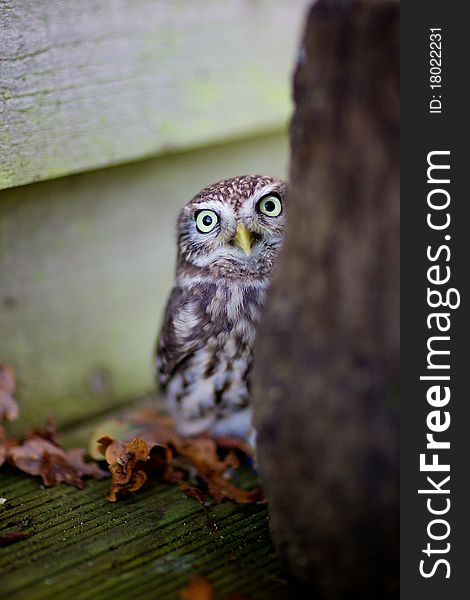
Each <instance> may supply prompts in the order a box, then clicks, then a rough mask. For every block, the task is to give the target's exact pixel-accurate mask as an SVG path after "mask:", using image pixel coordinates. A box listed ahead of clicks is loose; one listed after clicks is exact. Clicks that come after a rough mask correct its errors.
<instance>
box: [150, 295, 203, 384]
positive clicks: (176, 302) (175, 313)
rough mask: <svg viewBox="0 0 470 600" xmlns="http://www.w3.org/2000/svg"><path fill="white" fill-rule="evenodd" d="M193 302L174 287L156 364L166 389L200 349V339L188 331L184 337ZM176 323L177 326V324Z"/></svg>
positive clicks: (163, 324)
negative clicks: (183, 328) (179, 369)
mask: <svg viewBox="0 0 470 600" xmlns="http://www.w3.org/2000/svg"><path fill="white" fill-rule="evenodd" d="M190 302H191V296H190V294H189V293H188V291H187V290H183V289H181V288H180V287H174V288H173V290H172V292H171V294H170V298H169V299H168V303H167V305H166V310H165V315H164V317H163V323H162V328H161V331H160V336H159V338H158V343H157V349H156V363H157V369H158V377H159V380H160V385H161V386H162V387H165V386H166V384H167V383H168V380H169V379H170V378H171V376H172V375H173V373H174V372H175V371H176V370H177V369H178V367H180V366H181V365H182V364H183V363H184V362H185V361H186V360H187V359H188V358H190V357H191V356H192V355H193V354H194V352H195V351H196V350H197V349H198V347H200V345H201V341H200V339H199V338H198V337H194V336H191V335H190V331H189V330H186V331H185V334H186V335H184V336H182V331H181V329H182V328H181V322H182V319H183V320H184V316H185V312H186V310H185V309H186V307H188V305H189V304H190ZM175 321H176V324H175Z"/></svg>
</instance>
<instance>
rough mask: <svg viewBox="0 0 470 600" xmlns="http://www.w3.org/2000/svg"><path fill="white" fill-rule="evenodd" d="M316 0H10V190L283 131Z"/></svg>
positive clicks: (2, 56) (1, 18)
mask: <svg viewBox="0 0 470 600" xmlns="http://www.w3.org/2000/svg"><path fill="white" fill-rule="evenodd" d="M306 4H307V2H306V0H291V1H290V2H283V1H282V0H276V1H272V0H258V1H257V2H253V1H250V0H243V1H239V0H228V1H226V2H216V1H215V0H203V1H201V2H191V1H190V0H183V1H180V2H166V1H164V0H82V1H81V2H71V1H68V2H67V1H66V2H64V1H63V0H38V1H37V2H33V3H32V2H28V1H27V0H15V1H12V0H0V79H1V87H0V189H2V188H7V187H11V186H16V185H21V184H26V183H30V182H33V181H38V180H44V179H50V178H55V177H58V176H63V175H66V174H69V173H75V172H79V171H85V170H90V169H95V168H99V167H103V166H108V165H113V164H119V163H122V162H128V161H131V160H135V159H139V158H142V157H146V156H153V155H156V154H162V153H166V152H168V151H173V150H178V149H185V148H190V147H195V146H200V145H206V144H210V143H213V142H216V141H220V140H223V139H231V138H239V137H242V136H246V135H247V134H248V135H253V134H254V133H255V132H261V131H272V130H279V129H280V128H281V127H282V126H284V125H285V123H286V121H287V118H288V114H289V111H290V104H289V95H290V93H289V84H290V70H291V66H292V65H293V64H294V53H295V46H296V42H297V38H298V34H299V25H300V22H301V19H302V16H303V12H304V7H305V5H306Z"/></svg>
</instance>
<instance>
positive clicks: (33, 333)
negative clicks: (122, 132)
mask: <svg viewBox="0 0 470 600" xmlns="http://www.w3.org/2000/svg"><path fill="white" fill-rule="evenodd" d="M287 151H288V143H287V138H286V136H285V135H276V136H269V137H266V138H260V139H258V140H252V141H249V142H248V141H247V142H243V143H241V142H240V143H236V144H230V145H225V146H219V147H216V148H213V149H206V150H200V151H197V152H190V153H185V154H180V155H173V156H169V157H162V158H158V159H153V160H150V161H145V162H141V163H135V164H132V165H128V166H123V167H119V168H113V169H106V170H102V171H97V172H93V173H87V174H83V175H75V176H71V177H67V178H63V179H58V180H55V181H50V182H43V183H38V184H34V185H29V186H24V187H21V188H16V189H11V190H5V191H3V192H1V193H0V332H1V343H0V364H12V365H13V366H14V367H15V369H16V372H17V376H18V394H17V397H18V400H19V402H20V407H21V427H22V428H23V429H24V428H28V427H30V426H31V425H33V424H38V423H40V422H42V421H43V420H44V419H45V417H46V416H47V415H48V414H49V413H53V414H55V415H56V417H57V419H58V423H59V425H63V424H68V423H70V422H72V421H76V420H78V419H81V418H83V417H86V416H89V415H91V414H96V413H98V412H102V411H105V410H109V409H110V408H111V407H113V406H115V405H116V404H119V403H122V402H127V401H128V400H129V399H131V398H135V397H137V396H139V395H141V394H144V393H146V392H147V391H153V388H154V383H153V371H152V361H151V355H152V348H153V344H154V340H155V336H156V332H157V329H158V327H159V321H160V318H161V313H162V309H163V305H164V302H165V301H166V296H167V294H168V292H169V289H170V286H171V283H172V279H173V269H174V252H175V234H174V223H175V220H176V214H177V212H178V211H179V209H180V207H182V206H183V204H184V203H185V202H186V201H187V200H189V198H191V197H192V196H193V195H194V194H195V193H196V192H197V191H199V189H200V188H201V187H203V186H204V185H207V184H209V183H211V182H214V181H217V180H219V179H222V178H224V177H231V176H234V175H239V174H241V173H253V172H254V173H256V172H258V173H267V174H272V175H277V176H285V173H286V168H287V165H286V163H287Z"/></svg>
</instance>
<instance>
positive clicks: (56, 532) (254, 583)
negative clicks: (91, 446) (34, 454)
mask: <svg viewBox="0 0 470 600" xmlns="http://www.w3.org/2000/svg"><path fill="white" fill-rule="evenodd" d="M92 423H93V421H91V422H90V423H89V424H88V427H87V426H86V425H85V426H82V428H81V431H80V433H76V432H71V433H70V434H69V435H68V436H67V435H62V436H61V437H62V442H63V443H64V444H65V445H66V446H67V447H71V446H70V443H73V444H75V443H78V444H81V445H85V446H86V444H87V438H88V436H89V433H90V430H91V427H92ZM108 486H109V480H108V481H106V480H104V481H89V482H87V483H86V485H85V488H84V490H80V491H79V490H75V489H73V488H71V487H69V486H65V485H58V486H56V487H54V488H49V489H44V488H43V487H42V486H41V485H40V481H39V480H38V479H34V478H32V477H28V476H26V475H24V474H18V473H14V472H13V471H10V470H8V469H6V468H2V470H1V472H0V497H2V498H6V499H7V502H6V503H5V504H3V505H0V536H2V535H5V534H7V533H9V532H11V531H18V530H20V531H27V532H29V533H31V536H30V537H29V538H28V539H26V540H24V541H21V542H17V543H16V544H14V545H11V546H8V547H5V548H0V578H1V582H2V584H1V589H2V597H5V598H9V600H46V599H49V598H55V599H56V600H69V599H70V598H71V597H73V598H74V599H76V600H92V599H95V598H114V599H115V600H121V599H127V598H141V599H142V600H154V599H155V598H158V600H179V599H180V596H179V590H181V589H182V588H183V587H184V586H185V585H186V583H187V581H188V580H189V579H190V578H191V577H193V576H194V575H196V574H202V575H204V576H206V577H207V578H208V579H209V581H210V582H211V583H212V585H213V586H214V590H215V600H226V598H227V596H228V595H229V594H231V593H239V594H242V593H244V594H246V597H248V598H250V599H251V600H281V599H282V600H287V599H288V597H289V596H288V591H287V587H286V584H285V582H284V581H283V579H282V576H281V570H280V565H279V562H278V559H277V557H276V554H275V552H274V548H273V545H272V541H271V538H270V535H269V529H268V521H267V508H266V506H265V505H261V504H260V505H248V506H236V505H234V504H233V503H231V502H226V503H223V504H221V505H218V506H214V507H213V508H210V509H209V510H207V511H206V510H204V509H203V508H202V507H201V506H200V505H199V504H198V503H197V502H196V501H194V500H190V499H188V498H187V497H185V496H184V495H183V494H182V493H181V492H180V491H179V489H178V488H177V487H175V486H169V485H166V484H161V483H158V482H150V483H148V484H146V486H145V487H144V488H142V489H141V490H140V491H139V493H138V494H136V495H135V496H134V497H131V498H128V499H125V500H121V501H119V502H118V503H116V504H111V503H109V502H107V501H106V499H105V496H106V493H107V490H108Z"/></svg>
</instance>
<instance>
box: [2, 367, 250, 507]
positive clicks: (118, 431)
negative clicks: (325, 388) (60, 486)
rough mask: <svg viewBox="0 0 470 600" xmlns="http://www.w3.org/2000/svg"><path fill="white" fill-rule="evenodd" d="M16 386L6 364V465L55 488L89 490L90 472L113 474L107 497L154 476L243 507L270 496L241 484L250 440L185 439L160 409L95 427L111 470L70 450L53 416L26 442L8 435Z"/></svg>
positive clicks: (99, 453) (96, 442)
mask: <svg viewBox="0 0 470 600" xmlns="http://www.w3.org/2000/svg"><path fill="white" fill-rule="evenodd" d="M14 390H15V373H14V370H13V369H12V368H11V367H0V466H1V465H2V464H3V463H7V464H9V465H11V466H13V467H15V468H17V469H20V470H21V471H24V472H25V473H28V474H29V475H34V476H39V477H41V478H42V481H43V483H44V485H45V486H47V487H50V486H53V485H55V484H56V483H59V482H65V483H68V484H71V485H74V486H76V487H78V488H82V487H83V478H84V477H93V478H95V479H102V478H104V477H109V474H111V489H110V491H109V494H108V497H107V498H108V500H109V501H111V502H116V500H118V498H120V497H121V496H124V495H126V494H129V493H133V492H136V491H137V490H139V489H140V488H141V487H142V486H143V485H144V483H145V482H146V481H147V479H148V478H149V476H156V477H158V478H159V479H161V480H163V481H165V482H171V483H174V484H176V485H178V486H179V488H180V489H181V490H182V491H183V492H184V493H185V494H186V495H187V496H189V497H191V498H195V499H196V500H197V501H198V502H200V503H201V504H203V505H206V503H207V502H208V499H209V498H212V499H213V500H214V501H215V502H222V501H223V500H225V499H228V500H233V501H235V502H238V503H240V504H247V503H251V502H257V501H258V500H261V499H262V494H261V490H260V489H259V488H255V489H250V490H245V489H242V488H241V487H239V486H238V485H237V484H236V483H237V478H238V473H237V472H238V470H239V468H240V466H241V465H245V466H249V465H250V464H252V449H251V448H250V446H249V445H248V444H247V443H246V442H244V441H243V440H238V439H235V438H212V437H209V436H207V435H201V436H196V437H191V438H183V437H181V436H179V435H178V434H177V433H176V431H175V428H174V423H173V421H172V420H171V419H170V418H169V417H167V416H162V415H159V414H157V413H156V412H155V411H153V410H145V409H139V410H134V411H132V412H130V413H128V414H126V415H123V416H122V417H114V418H112V419H109V420H108V421H107V422H105V423H104V424H103V425H101V426H100V428H99V429H98V430H97V431H95V433H94V434H93V436H92V441H91V443H90V454H91V456H92V458H94V459H95V461H97V460H103V457H104V459H105V460H106V462H107V463H108V471H104V470H102V469H101V468H100V467H99V465H98V464H97V462H86V461H85V460H84V454H85V451H84V450H83V449H82V448H74V449H72V450H65V449H64V448H62V447H61V446H60V445H59V443H58V442H57V440H56V431H55V425H54V421H53V420H52V419H51V420H49V422H48V424H47V427H46V429H44V430H39V429H35V430H34V431H31V432H29V433H28V434H26V436H25V439H24V440H23V441H19V440H16V439H11V438H7V437H6V435H5V431H4V429H3V426H2V425H1V421H2V419H7V420H9V421H12V420H14V419H16V418H17V417H18V406H17V404H16V402H15V400H14V398H13V393H14ZM250 461H251V462H250Z"/></svg>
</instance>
